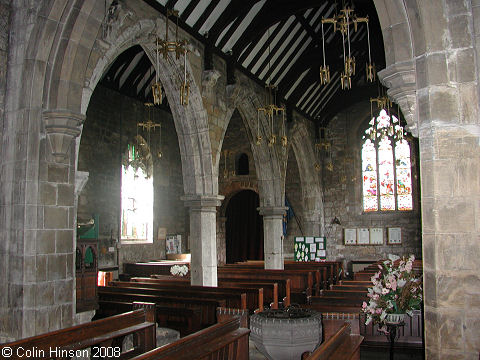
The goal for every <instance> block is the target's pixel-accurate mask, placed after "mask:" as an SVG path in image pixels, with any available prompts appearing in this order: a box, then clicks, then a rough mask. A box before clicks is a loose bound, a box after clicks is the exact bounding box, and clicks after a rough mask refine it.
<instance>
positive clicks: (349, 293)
mask: <svg viewBox="0 0 480 360" xmlns="http://www.w3.org/2000/svg"><path fill="white" fill-rule="evenodd" d="M367 294H368V291H367V290H350V289H338V290H322V291H321V292H320V296H323V297H329V296H335V297H345V298H350V299H360V300H365V301H366V300H367V299H368V298H367Z"/></svg>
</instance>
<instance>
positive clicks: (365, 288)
mask: <svg viewBox="0 0 480 360" xmlns="http://www.w3.org/2000/svg"><path fill="white" fill-rule="evenodd" d="M371 286H372V284H370V285H368V286H367V285H332V286H331V287H330V290H351V291H364V292H366V293H367V292H368V288H369V287H371Z"/></svg>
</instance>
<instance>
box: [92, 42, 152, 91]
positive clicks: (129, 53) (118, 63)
mask: <svg viewBox="0 0 480 360" xmlns="http://www.w3.org/2000/svg"><path fill="white" fill-rule="evenodd" d="M141 51H143V49H142V48H141V47H140V46H139V45H136V46H132V47H131V48H129V49H127V50H125V51H124V52H123V53H121V54H120V55H119V56H118V57H117V58H116V59H115V61H114V62H113V63H112V65H111V66H110V68H108V69H107V70H106V71H105V74H104V75H103V79H102V81H106V82H111V83H113V84H116V85H117V86H118V84H119V83H118V79H119V78H120V76H121V74H119V75H118V76H117V77H116V78H115V74H116V73H117V72H118V70H119V69H120V68H121V67H122V66H128V64H129V63H130V61H131V59H133V58H134V57H135V56H136V55H137V54H138V53H140V52H141Z"/></svg>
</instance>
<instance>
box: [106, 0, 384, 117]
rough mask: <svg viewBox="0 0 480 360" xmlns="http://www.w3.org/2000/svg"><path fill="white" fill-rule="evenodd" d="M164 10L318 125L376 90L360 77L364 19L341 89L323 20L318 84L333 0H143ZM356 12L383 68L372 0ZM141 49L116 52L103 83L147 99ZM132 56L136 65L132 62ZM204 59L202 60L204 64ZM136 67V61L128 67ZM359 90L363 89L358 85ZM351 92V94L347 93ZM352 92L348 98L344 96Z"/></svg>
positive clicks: (339, 65) (333, 36) (150, 76)
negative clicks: (323, 80) (347, 83)
mask: <svg viewBox="0 0 480 360" xmlns="http://www.w3.org/2000/svg"><path fill="white" fill-rule="evenodd" d="M143 1H144V2H145V3H147V4H148V5H150V6H151V7H152V8H153V9H154V10H155V11H158V12H159V13H161V14H163V15H165V14H166V9H176V10H178V12H179V26H180V27H182V28H183V29H184V30H185V31H187V32H188V33H189V34H190V35H192V36H194V37H195V38H196V39H197V40H199V41H202V42H203V43H204V44H205V46H206V48H209V49H211V51H213V52H214V53H215V54H217V55H219V56H221V57H223V58H224V59H225V60H226V61H228V62H229V64H233V65H234V66H235V67H236V68H237V69H238V70H240V71H242V72H244V73H245V74H246V75H248V76H249V77H250V78H252V79H254V80H255V81H256V82H258V83H259V84H265V83H269V84H273V85H276V86H277V89H278V93H277V99H280V101H281V102H283V103H285V104H286V105H287V106H288V107H289V108H290V109H296V110H297V111H298V112H300V113H301V114H302V115H304V116H306V117H307V118H308V119H310V120H312V121H314V122H315V123H316V124H317V125H320V126H325V125H326V124H327V123H328V122H329V120H330V118H331V117H332V116H334V115H335V111H337V110H338V109H341V108H344V107H345V103H348V102H349V101H351V102H353V101H361V97H362V96H361V94H362V93H364V94H365V101H368V100H369V99H368V96H375V92H373V93H372V90H371V89H373V88H376V86H377V85H376V84H375V85H374V86H372V85H370V84H368V83H367V82H366V77H365V64H366V62H367V60H368V50H367V30H366V25H365V24H364V23H363V24H362V23H361V24H359V28H358V31H357V32H354V31H353V25H352V29H351V31H352V32H351V39H352V41H351V51H352V55H353V56H354V57H355V60H356V74H355V76H354V77H353V78H352V84H353V85H352V89H351V90H342V89H341V85H340V73H341V72H342V70H343V46H342V36H341V33H340V32H339V31H336V32H334V30H333V25H331V24H324V33H325V53H326V56H325V58H326V64H327V65H328V66H329V67H330V73H331V82H330V83H329V84H326V85H321V84H320V77H319V67H320V66H321V65H322V64H323V52H322V30H321V20H322V18H330V17H333V16H334V15H335V14H338V13H339V11H340V7H341V6H342V5H341V4H342V3H343V1H342V2H340V1H335V0H328V1H322V0H143ZM349 5H350V6H352V5H353V7H354V10H355V14H356V15H357V16H359V17H365V16H368V18H369V26H370V42H371V54H372V61H373V63H374V64H375V66H376V69H377V71H378V70H381V69H382V68H384V66H385V55H384V49H383V40H382V34H381V31H380V25H379V21H378V18H377V15H376V11H375V7H374V4H373V0H355V1H353V4H352V1H350V2H349ZM141 52H143V50H142V49H141V48H140V47H139V46H136V47H133V48H130V49H128V50H127V51H125V52H124V53H123V54H121V55H120V56H119V57H118V58H117V60H116V61H115V62H114V63H113V64H112V65H111V67H110V69H109V70H108V71H107V73H106V74H105V75H104V78H103V80H102V83H103V84H104V85H106V86H108V87H110V88H113V89H117V90H119V91H120V92H122V93H125V94H126V95H128V96H133V97H135V98H138V99H139V100H142V101H151V91H150V86H151V84H152V83H153V81H154V79H155V70H154V68H153V66H152V64H151V63H150V61H149V59H148V57H147V56H146V54H143V55H140V53H141ZM133 62H135V63H133ZM208 63H209V62H208V61H205V65H206V66H209V65H208ZM132 65H134V66H132ZM362 89H364V90H363V91H362ZM349 94H350V95H349ZM349 98H350V99H349Z"/></svg>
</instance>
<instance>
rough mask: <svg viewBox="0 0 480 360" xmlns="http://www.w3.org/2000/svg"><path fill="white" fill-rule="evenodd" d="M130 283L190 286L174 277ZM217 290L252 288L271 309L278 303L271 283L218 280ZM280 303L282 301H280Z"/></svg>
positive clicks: (187, 280)
mask: <svg viewBox="0 0 480 360" xmlns="http://www.w3.org/2000/svg"><path fill="white" fill-rule="evenodd" d="M130 281H132V282H141V283H155V284H171V285H177V286H190V278H184V277H175V276H168V275H152V277H132V278H131V279H130ZM218 287H219V288H234V289H242V288H254V289H263V303H264V304H267V305H268V306H269V307H270V308H271V309H278V303H279V284H278V282H271V281H264V282H262V281H250V282H249V281H228V279H227V280H221V279H219V280H218ZM280 301H282V300H280Z"/></svg>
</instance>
